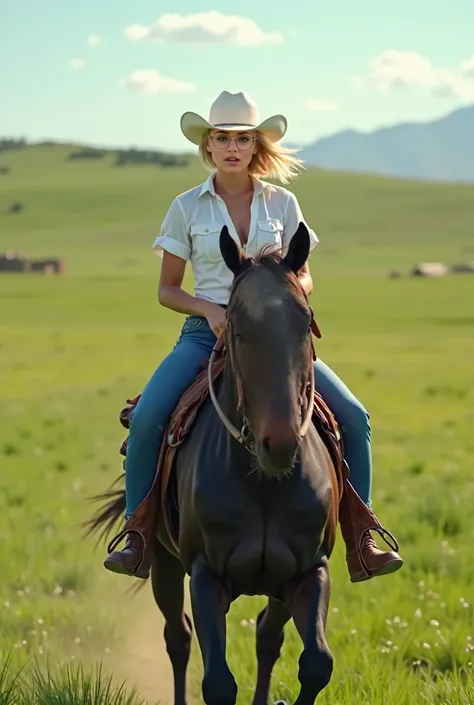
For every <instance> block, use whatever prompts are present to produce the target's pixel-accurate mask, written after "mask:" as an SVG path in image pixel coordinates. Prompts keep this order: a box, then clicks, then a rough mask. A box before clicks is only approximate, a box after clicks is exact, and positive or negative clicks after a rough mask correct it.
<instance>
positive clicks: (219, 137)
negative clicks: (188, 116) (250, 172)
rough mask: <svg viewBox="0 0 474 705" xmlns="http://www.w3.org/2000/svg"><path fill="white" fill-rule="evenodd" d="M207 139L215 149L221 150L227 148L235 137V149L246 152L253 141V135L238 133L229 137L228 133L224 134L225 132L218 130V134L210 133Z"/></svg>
mask: <svg viewBox="0 0 474 705" xmlns="http://www.w3.org/2000/svg"><path fill="white" fill-rule="evenodd" d="M209 139H210V140H211V142H212V144H213V145H214V147H215V148H216V149H221V150H224V149H227V148H228V147H229V146H230V144H231V143H232V140H234V139H235V143H236V145H237V149H238V150H239V151H241V152H246V151H247V150H249V149H250V148H251V147H252V145H253V143H254V142H255V137H252V136H251V135H239V136H238V137H231V136H230V135H226V134H225V132H219V133H218V134H215V135H210V136H209Z"/></svg>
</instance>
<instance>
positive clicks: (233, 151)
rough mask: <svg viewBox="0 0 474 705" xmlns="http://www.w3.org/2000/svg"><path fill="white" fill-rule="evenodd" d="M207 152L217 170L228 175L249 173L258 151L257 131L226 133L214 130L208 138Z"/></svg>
mask: <svg viewBox="0 0 474 705" xmlns="http://www.w3.org/2000/svg"><path fill="white" fill-rule="evenodd" d="M206 149H207V151H208V152H209V153H210V154H211V156H212V159H213V161H214V164H215V165H216V168H217V169H219V170H220V171H224V172H226V173H231V172H234V173H235V172H242V171H247V169H248V167H249V164H250V162H251V161H252V157H253V155H254V154H256V152H257V150H258V142H257V139H256V134H255V130H253V131H248V132H240V131H239V132H237V131H232V132H225V131H219V130H212V132H211V134H210V135H209V137H208V138H207V144H206Z"/></svg>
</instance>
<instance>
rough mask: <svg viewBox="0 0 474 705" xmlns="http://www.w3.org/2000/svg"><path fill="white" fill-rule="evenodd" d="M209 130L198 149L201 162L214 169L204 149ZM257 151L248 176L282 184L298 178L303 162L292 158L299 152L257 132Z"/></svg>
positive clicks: (209, 154)
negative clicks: (272, 180)
mask: <svg viewBox="0 0 474 705" xmlns="http://www.w3.org/2000/svg"><path fill="white" fill-rule="evenodd" d="M210 134H211V130H206V132H205V134H204V136H203V138H202V140H201V143H200V145H199V148H198V152H199V156H200V158H201V161H202V162H203V163H204V165H205V166H207V167H208V168H209V169H211V170H213V169H215V167H216V165H215V163H214V160H213V158H212V155H211V153H210V152H208V151H207V149H206V142H207V138H208V137H209V135H210ZM257 144H258V150H257V152H256V153H255V154H254V155H253V157H252V160H251V162H250V164H249V174H251V176H255V177H256V178H266V179H276V180H277V181H280V182H281V183H282V184H287V183H288V181H290V179H294V178H296V177H297V176H298V174H299V172H300V170H302V169H304V165H303V160H302V159H300V158H299V157H296V156H294V155H295V154H297V152H298V151H299V150H297V149H289V148H288V147H283V146H282V145H281V144H278V143H275V142H272V141H271V140H269V139H268V137H267V136H266V135H265V134H263V132H259V131H258V130H257Z"/></svg>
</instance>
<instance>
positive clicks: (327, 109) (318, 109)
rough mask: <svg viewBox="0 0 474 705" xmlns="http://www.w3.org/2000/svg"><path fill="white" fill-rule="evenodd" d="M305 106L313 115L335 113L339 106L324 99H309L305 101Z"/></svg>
mask: <svg viewBox="0 0 474 705" xmlns="http://www.w3.org/2000/svg"><path fill="white" fill-rule="evenodd" d="M305 106H306V108H307V109H308V110H311V112H313V113H336V112H337V111H338V110H339V104H338V103H336V101H335V100H325V99H324V98H310V99H309V100H307V101H306V103H305Z"/></svg>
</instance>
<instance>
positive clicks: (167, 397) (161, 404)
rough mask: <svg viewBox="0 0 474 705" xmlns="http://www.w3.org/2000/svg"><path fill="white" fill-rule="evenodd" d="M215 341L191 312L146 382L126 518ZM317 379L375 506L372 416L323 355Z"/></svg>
mask: <svg viewBox="0 0 474 705" xmlns="http://www.w3.org/2000/svg"><path fill="white" fill-rule="evenodd" d="M215 342H216V336H215V334H214V333H213V332H212V330H211V329H210V328H209V324H208V322H207V320H206V319H205V318H203V317H201V316H188V317H187V318H186V321H185V323H184V325H183V328H182V330H181V334H180V336H179V338H178V340H177V342H176V344H175V346H174V348H173V350H172V351H171V352H170V353H169V354H168V355H167V356H166V357H165V358H164V360H163V361H162V362H161V363H160V365H159V367H158V368H157V369H156V370H155V372H154V374H153V375H152V377H151V378H150V380H149V382H148V383H147V385H146V386H145V388H144V390H143V392H142V395H141V397H140V400H139V402H138V404H137V406H136V408H135V410H134V412H133V417H132V422H131V425H130V431H129V439H128V446H127V455H126V458H125V489H126V497H127V508H126V514H125V518H126V519H128V518H129V517H130V516H131V515H132V514H133V512H134V511H135V509H136V508H137V507H138V505H139V504H140V503H141V502H142V500H143V499H144V498H145V496H146V495H147V494H148V492H149V490H150V487H151V485H152V483H153V479H154V477H155V471H156V464H157V461H158V455H159V452H160V446H161V442H162V439H163V434H164V430H165V427H166V425H167V424H168V421H169V419H170V416H171V414H172V413H173V411H174V409H175V407H176V405H177V403H178V401H179V399H180V397H181V395H182V394H183V393H184V392H185V391H186V389H187V388H188V387H189V386H190V385H191V384H192V382H193V381H194V379H195V378H196V376H197V375H198V373H199V371H200V370H201V369H202V367H203V365H204V364H205V363H206V362H207V360H208V359H209V356H210V354H211V350H212V348H213V346H214V344H215ZM315 383H316V389H317V390H318V392H319V393H320V394H321V396H322V397H323V398H324V400H325V401H326V403H327V404H328V406H329V407H330V408H331V410H332V412H333V413H334V416H335V417H336V419H337V421H338V423H339V425H340V427H341V433H342V436H343V441H344V451H345V458H346V460H347V463H348V465H349V467H350V470H351V482H352V484H353V485H354V487H355V489H356V491H357V492H358V493H359V495H360V496H361V498H362V499H363V501H364V502H365V503H366V504H368V505H369V506H370V494H371V485H372V458H371V447H370V440H371V432H370V420H369V416H368V414H367V412H366V410H365V409H364V407H363V406H362V404H361V403H360V402H359V400H358V399H357V398H356V397H355V396H354V395H353V394H352V392H351V391H350V390H349V389H348V388H347V387H346V385H345V384H344V383H343V382H342V381H341V380H340V379H339V377H338V376H337V375H336V374H335V373H334V372H333V371H332V370H331V369H330V368H329V367H328V366H327V365H326V364H325V363H324V362H323V361H322V360H319V359H318V360H317V361H316V363H315Z"/></svg>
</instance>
